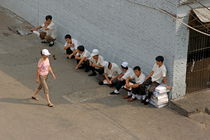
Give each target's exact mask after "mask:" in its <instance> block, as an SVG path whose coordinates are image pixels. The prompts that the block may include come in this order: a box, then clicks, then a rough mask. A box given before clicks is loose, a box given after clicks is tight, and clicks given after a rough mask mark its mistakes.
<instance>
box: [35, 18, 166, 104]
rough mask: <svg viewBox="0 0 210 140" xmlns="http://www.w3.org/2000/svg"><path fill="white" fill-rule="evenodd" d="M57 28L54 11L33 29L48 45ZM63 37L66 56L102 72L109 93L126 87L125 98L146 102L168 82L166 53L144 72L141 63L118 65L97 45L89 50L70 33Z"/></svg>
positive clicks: (94, 72)
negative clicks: (145, 73)
mask: <svg viewBox="0 0 210 140" xmlns="http://www.w3.org/2000/svg"><path fill="white" fill-rule="evenodd" d="M40 30H41V31H40ZM55 31H56V29H55V24H54V23H53V22H52V16H51V15H48V16H46V21H45V22H44V24H43V25H40V26H37V27H35V28H33V29H32V32H33V33H35V34H37V35H38V36H39V37H40V38H41V39H42V43H49V46H53V45H54V41H55V39H56V35H55V34H56V33H55ZM64 39H65V42H66V43H65V45H64V50H65V53H66V57H67V59H70V60H76V61H77V64H76V66H75V69H84V71H85V72H87V73H88V72H89V71H91V73H90V74H89V76H96V75H101V77H103V78H102V79H101V80H99V84H100V85H108V86H110V87H114V88H115V89H114V90H113V91H112V92H111V93H110V94H111V95H118V94H120V89H122V88H123V89H125V90H126V91H127V95H126V96H124V97H123V98H124V99H127V100H128V101H129V102H133V101H135V100H140V101H141V102H142V103H144V104H145V105H147V104H148V103H149V101H150V99H151V96H152V95H153V92H154V91H155V88H156V87H157V86H159V85H160V84H165V85H166V84H167V77H166V76H167V69H166V67H165V65H164V57H163V56H157V57H156V58H155V64H154V66H153V68H152V70H151V72H150V73H149V74H148V75H147V76H145V75H144V73H143V72H142V70H141V68H140V66H135V67H134V68H130V67H129V64H128V62H122V64H121V65H120V66H118V65H117V64H116V63H113V62H107V61H105V60H104V58H103V56H102V55H101V54H100V52H99V50H98V49H93V50H92V52H89V51H88V50H87V49H86V48H85V47H84V46H83V45H79V43H78V41H77V40H76V39H73V38H72V37H71V35H70V34H67V35H65V38H64Z"/></svg>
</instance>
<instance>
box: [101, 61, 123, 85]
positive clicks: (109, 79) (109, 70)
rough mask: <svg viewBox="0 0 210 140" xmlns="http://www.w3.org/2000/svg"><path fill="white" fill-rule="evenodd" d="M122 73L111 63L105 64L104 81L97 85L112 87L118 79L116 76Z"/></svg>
mask: <svg viewBox="0 0 210 140" xmlns="http://www.w3.org/2000/svg"><path fill="white" fill-rule="evenodd" d="M121 73H122V71H121V69H120V67H119V66H118V65H117V64H115V63H111V62H106V64H105V66H104V77H103V78H104V80H102V81H100V82H99V85H109V86H113V85H114V83H115V81H116V80H117V78H118V75H120V74H121Z"/></svg>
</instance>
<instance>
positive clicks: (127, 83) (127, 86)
mask: <svg viewBox="0 0 210 140" xmlns="http://www.w3.org/2000/svg"><path fill="white" fill-rule="evenodd" d="M130 80H131V78H130V77H129V78H127V79H126V80H125V86H126V88H130V85H129V83H130Z"/></svg>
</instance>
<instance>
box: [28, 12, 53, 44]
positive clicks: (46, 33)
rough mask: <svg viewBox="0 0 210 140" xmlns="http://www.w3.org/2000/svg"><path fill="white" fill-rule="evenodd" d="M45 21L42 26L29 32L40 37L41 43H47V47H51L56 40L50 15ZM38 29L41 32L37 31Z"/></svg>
mask: <svg viewBox="0 0 210 140" xmlns="http://www.w3.org/2000/svg"><path fill="white" fill-rule="evenodd" d="M45 19H46V21H45V22H44V23H43V24H42V25H39V26H37V27H35V28H32V29H31V31H32V32H33V33H35V34H36V35H37V36H38V37H40V39H41V40H42V43H49V46H50V47H51V46H53V45H54V41H55V40H56V27H55V24H54V23H53V21H52V16H51V15H47V16H46V17H45ZM40 29H41V30H42V31H39V30H40Z"/></svg>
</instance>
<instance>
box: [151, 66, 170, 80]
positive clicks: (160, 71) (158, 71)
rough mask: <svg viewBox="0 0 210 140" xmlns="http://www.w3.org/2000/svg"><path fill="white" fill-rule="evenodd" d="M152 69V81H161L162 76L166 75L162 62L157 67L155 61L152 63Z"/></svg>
mask: <svg viewBox="0 0 210 140" xmlns="http://www.w3.org/2000/svg"><path fill="white" fill-rule="evenodd" d="M152 71H153V72H154V74H153V75H152V82H157V83H159V84H160V83H162V81H163V77H166V74H167V70H166V67H165V65H164V64H163V65H162V66H161V67H159V66H158V65H157V64H156V63H155V64H154V66H153V68H152Z"/></svg>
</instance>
